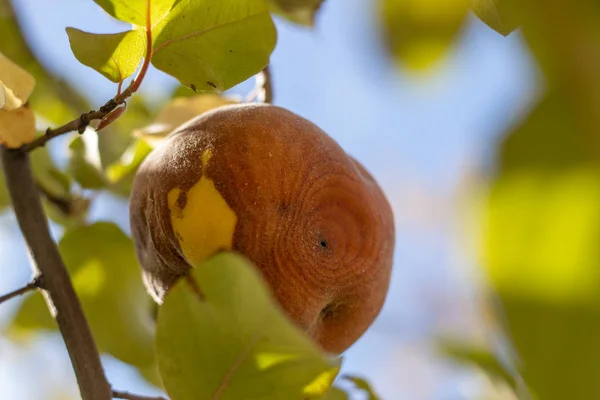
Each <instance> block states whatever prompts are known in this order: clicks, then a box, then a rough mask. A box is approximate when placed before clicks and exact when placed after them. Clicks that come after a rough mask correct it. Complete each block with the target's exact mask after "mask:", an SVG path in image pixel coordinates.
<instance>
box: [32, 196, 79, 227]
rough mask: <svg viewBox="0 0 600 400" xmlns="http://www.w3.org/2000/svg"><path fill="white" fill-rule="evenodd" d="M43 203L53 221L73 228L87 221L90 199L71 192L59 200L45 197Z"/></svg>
mask: <svg viewBox="0 0 600 400" xmlns="http://www.w3.org/2000/svg"><path fill="white" fill-rule="evenodd" d="M42 205H43V207H44V211H45V212H46V215H47V216H48V218H50V219H51V220H52V221H53V222H55V223H57V224H60V225H62V226H63V227H64V228H67V229H73V228H76V227H78V226H80V225H83V224H85V223H86V222H87V216H88V211H89V207H90V199H88V198H85V197H81V196H77V195H73V194H71V195H69V196H68V197H65V198H64V199H60V200H59V201H56V200H50V199H47V198H44V199H43V202H42Z"/></svg>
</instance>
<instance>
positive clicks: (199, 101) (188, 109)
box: [134, 93, 239, 146]
mask: <svg viewBox="0 0 600 400" xmlns="http://www.w3.org/2000/svg"><path fill="white" fill-rule="evenodd" d="M236 103H239V100H237V99H234V98H233V97H225V96H221V95H218V94H213V93H205V94H199V95H194V96H185V97H176V98H174V99H173V100H171V102H170V103H168V104H167V105H166V106H165V107H164V108H163V109H162V110H161V111H160V112H159V114H158V115H157V116H156V118H154V120H153V121H152V123H151V124H150V125H148V126H145V127H143V128H141V129H136V130H135V131H134V136H138V137H140V138H143V139H144V140H145V141H146V142H148V143H149V144H150V145H152V146H156V145H157V144H158V143H160V142H161V141H162V139H164V138H165V137H166V136H167V135H168V134H169V133H170V132H171V131H172V130H173V129H175V128H177V127H178V126H179V125H181V124H183V123H184V122H187V121H189V120H190V119H192V118H194V117H197V116H198V115H200V114H202V113H205V112H207V111H210V110H212V109H214V108H217V107H221V106H225V105H229V104H236Z"/></svg>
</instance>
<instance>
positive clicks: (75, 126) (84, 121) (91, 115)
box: [21, 80, 135, 151]
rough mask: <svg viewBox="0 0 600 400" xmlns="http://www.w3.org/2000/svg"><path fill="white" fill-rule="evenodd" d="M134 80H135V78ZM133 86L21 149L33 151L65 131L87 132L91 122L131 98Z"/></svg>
mask: <svg viewBox="0 0 600 400" xmlns="http://www.w3.org/2000/svg"><path fill="white" fill-rule="evenodd" d="M132 82H135V80H134V81H132ZM132 86H133V84H131V85H129V87H128V88H127V89H125V90H124V91H123V93H121V94H120V95H118V96H116V97H114V98H112V99H110V100H109V101H108V102H106V104H104V105H103V106H102V107H100V108H99V109H98V110H96V111H88V112H86V113H84V114H81V115H80V116H79V118H77V119H74V120H73V121H71V122H68V123H66V124H64V125H63V126H59V127H58V128H54V129H50V128H48V129H46V133H45V134H44V136H40V137H39V138H37V139H35V140H34V141H33V142H31V143H27V144H26V145H23V146H22V147H21V150H23V151H31V150H33V149H36V148H38V147H43V146H45V145H46V143H48V141H49V140H51V139H54V138H55V137H58V136H61V135H64V134H65V133H69V132H73V131H77V132H79V133H80V134H82V133H83V132H85V129H86V128H87V127H88V126H89V125H90V122H92V121H94V120H99V119H102V118H104V117H105V116H106V115H107V114H108V113H110V112H111V111H113V110H114V109H115V108H117V107H118V106H119V105H121V104H123V103H124V102H125V100H127V98H129V97H130V96H131V95H132V94H133V91H132Z"/></svg>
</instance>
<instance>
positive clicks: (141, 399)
mask: <svg viewBox="0 0 600 400" xmlns="http://www.w3.org/2000/svg"><path fill="white" fill-rule="evenodd" d="M112 395H113V398H115V399H125V400H167V399H166V398H164V397H162V396H157V397H151V396H140V395H137V394H131V393H127V392H121V391H119V390H113V392H112Z"/></svg>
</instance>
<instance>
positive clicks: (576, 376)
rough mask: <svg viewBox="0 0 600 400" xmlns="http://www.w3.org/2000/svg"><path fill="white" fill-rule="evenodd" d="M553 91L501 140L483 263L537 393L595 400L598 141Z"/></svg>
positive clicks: (599, 299) (599, 352)
mask: <svg viewBox="0 0 600 400" xmlns="http://www.w3.org/2000/svg"><path fill="white" fill-rule="evenodd" d="M573 110H574V107H573V105H572V104H569V102H568V97H567V96H565V95H564V94H563V93H561V92H551V93H548V94H547V96H546V97H545V98H544V99H543V100H542V101H541V103H540V104H539V105H538V107H537V108H536V109H535V111H534V112H533V113H532V114H531V116H530V117H529V118H528V119H527V120H526V121H525V122H524V123H523V124H522V125H521V126H520V127H519V128H518V129H517V130H515V131H514V132H513V133H512V134H511V135H510V136H509V137H508V138H507V139H506V140H505V142H504V143H503V145H502V147H501V152H500V153H501V158H500V170H499V172H498V175H497V178H496V179H495V181H494V183H493V185H492V187H491V192H490V195H489V200H488V203H487V211H486V217H487V218H486V220H485V222H486V227H485V230H484V232H485V247H484V251H485V253H484V265H485V266H486V268H487V272H488V275H489V278H490V280H491V283H492V285H493V287H494V289H495V290H496V292H497V294H498V295H499V297H500V303H501V307H502V311H501V315H502V316H503V317H504V320H505V323H506V326H507V328H508V333H509V336H510V338H511V339H512V341H513V345H514V346H515V349H516V350H517V353H518V365H519V367H520V370H521V373H522V375H523V377H524V378H525V381H526V382H527V383H528V384H529V386H530V387H531V389H532V390H533V392H534V393H535V394H536V395H537V396H538V397H539V398H540V399H566V398H569V399H589V398H596V397H600V384H599V383H598V380H597V379H596V378H595V377H596V376H597V375H598V373H600V346H599V345H598V339H597V338H598V337H599V335H600V295H599V293H600V251H599V250H598V245H597V243H598V241H599V240H600V168H599V164H598V161H599V158H598V147H597V146H596V143H597V138H596V137H594V136H592V135H591V134H590V132H589V131H588V130H586V129H580V128H579V126H580V122H581V121H578V119H577V113H575V112H574V111H573Z"/></svg>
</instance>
